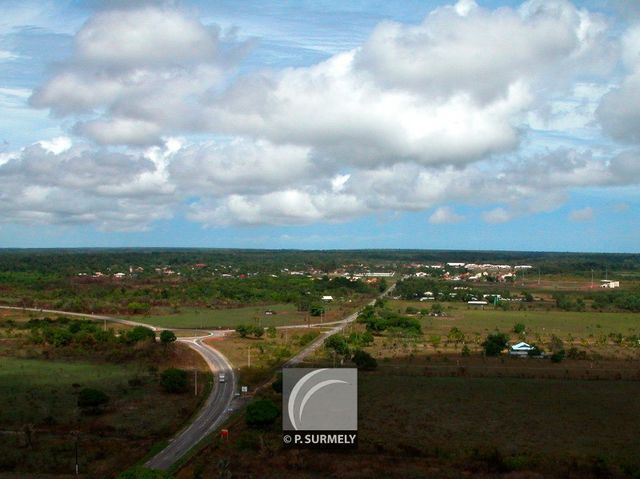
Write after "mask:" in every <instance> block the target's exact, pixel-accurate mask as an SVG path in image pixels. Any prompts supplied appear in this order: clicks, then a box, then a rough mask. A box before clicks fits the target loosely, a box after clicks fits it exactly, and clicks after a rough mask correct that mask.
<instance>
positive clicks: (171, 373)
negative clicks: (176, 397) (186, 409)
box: [160, 368, 187, 394]
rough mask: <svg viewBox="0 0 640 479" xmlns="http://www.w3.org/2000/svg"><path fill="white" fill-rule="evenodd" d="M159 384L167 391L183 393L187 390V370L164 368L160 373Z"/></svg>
mask: <svg viewBox="0 0 640 479" xmlns="http://www.w3.org/2000/svg"><path fill="white" fill-rule="evenodd" d="M160 385H161V386H162V389H164V390H165V391H166V392H168V393H174V394H176V393H183V392H185V391H186V390H187V372H186V371H185V370H184V369H178V368H169V369H165V370H164V371H162V373H161V374H160Z"/></svg>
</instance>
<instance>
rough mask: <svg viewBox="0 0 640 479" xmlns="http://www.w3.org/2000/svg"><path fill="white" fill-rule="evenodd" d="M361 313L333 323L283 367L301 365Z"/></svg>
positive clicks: (386, 292)
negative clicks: (332, 325)
mask: <svg viewBox="0 0 640 479" xmlns="http://www.w3.org/2000/svg"><path fill="white" fill-rule="evenodd" d="M395 287H396V285H395V283H394V284H392V285H391V286H390V287H389V288H387V289H386V290H385V291H384V292H383V293H381V294H380V295H379V296H378V297H377V298H376V299H373V300H371V301H369V303H368V304H369V305H371V306H373V305H374V304H375V302H376V301H377V300H378V299H379V298H382V297H384V296H386V295H388V294H389V293H391V292H392V291H393V290H394V289H395ZM359 313H360V312H359V311H356V312H355V313H353V314H350V315H349V316H347V317H346V318H344V319H343V320H342V321H337V322H333V323H331V324H335V326H334V327H333V328H331V329H330V330H329V331H325V332H324V333H322V334H321V335H320V336H318V337H317V338H316V339H315V340H314V341H312V342H311V343H309V345H308V346H306V347H305V348H303V349H302V350H301V351H300V352H299V353H298V354H296V355H295V356H293V357H292V358H291V359H289V361H287V362H286V363H284V364H283V365H282V366H283V367H285V368H290V367H294V366H295V365H296V364H299V363H301V362H302V361H304V360H305V358H306V357H307V356H309V355H310V354H313V353H314V352H315V351H316V350H318V349H319V348H320V347H321V346H322V345H323V344H324V340H325V339H327V338H328V337H329V336H332V335H334V334H336V333H339V332H340V331H342V330H343V329H344V328H345V327H346V326H347V325H348V324H349V323H352V322H354V321H355V320H356V319H357V318H358V314H359ZM312 326H313V325H312ZM315 326H324V325H321V324H316V325H315Z"/></svg>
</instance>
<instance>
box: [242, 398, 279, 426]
mask: <svg viewBox="0 0 640 479" xmlns="http://www.w3.org/2000/svg"><path fill="white" fill-rule="evenodd" d="M279 414H280V411H279V410H278V406H276V405H275V403H274V402H273V401H271V400H269V399H258V400H256V401H253V402H252V403H250V404H249V405H248V406H247V409H246V410H245V416H244V417H245V421H246V423H247V426H249V427H252V428H255V429H266V428H268V427H269V426H271V425H272V424H273V423H274V422H275V421H276V419H277V418H278V415H279Z"/></svg>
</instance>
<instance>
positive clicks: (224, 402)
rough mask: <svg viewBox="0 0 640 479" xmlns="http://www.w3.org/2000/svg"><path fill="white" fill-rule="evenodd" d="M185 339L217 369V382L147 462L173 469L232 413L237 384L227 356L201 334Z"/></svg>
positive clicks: (215, 374) (215, 380)
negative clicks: (219, 377)
mask: <svg viewBox="0 0 640 479" xmlns="http://www.w3.org/2000/svg"><path fill="white" fill-rule="evenodd" d="M182 342H184V343H187V344H188V345H189V346H191V347H192V348H193V349H195V350H196V351H197V352H199V353H200V354H201V355H202V357H203V358H204V359H205V361H206V362H207V364H208V365H209V369H211V371H213V373H214V385H213V389H212V391H211V394H209V397H208V398H207V399H206V401H205V403H204V405H203V406H202V408H201V409H200V412H199V413H198V415H197V416H196V417H195V418H194V420H193V421H192V422H191V424H189V425H188V426H187V427H186V428H184V429H183V430H182V431H180V432H179V433H178V434H177V435H176V436H175V437H174V438H173V439H171V442H170V443H169V445H168V446H167V447H165V448H164V449H163V450H162V451H160V452H159V453H158V454H156V455H155V456H154V457H153V458H151V459H150V460H149V461H148V462H147V463H146V464H145V466H147V467H150V468H153V469H164V470H166V469H169V468H170V467H171V466H172V465H173V464H175V462H176V461H177V460H178V459H180V458H181V457H182V456H183V455H184V454H186V453H187V451H189V449H191V448H192V447H193V446H195V445H196V444H197V443H198V442H200V440H201V439H203V438H204V437H205V436H207V435H208V434H209V433H211V432H213V431H214V430H215V429H216V428H217V427H218V426H219V425H220V424H222V423H223V422H224V421H225V420H226V419H227V418H228V417H229V415H230V414H231V409H232V408H231V404H232V402H233V395H234V393H235V390H236V386H237V379H236V375H235V372H234V371H233V367H232V366H231V364H230V363H229V361H228V360H227V358H225V357H224V356H223V355H222V354H220V353H219V352H218V351H216V350H215V349H213V348H211V347H210V346H209V345H207V344H205V343H203V341H202V339H201V338H198V339H183V340H182ZM219 373H224V374H225V379H226V381H225V382H224V383H220V382H218V381H217V375H218V374H219Z"/></svg>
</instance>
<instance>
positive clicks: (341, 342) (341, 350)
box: [324, 334, 349, 356]
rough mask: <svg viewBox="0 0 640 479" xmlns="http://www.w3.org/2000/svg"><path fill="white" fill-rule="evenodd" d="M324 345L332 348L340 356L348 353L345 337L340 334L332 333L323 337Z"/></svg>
mask: <svg viewBox="0 0 640 479" xmlns="http://www.w3.org/2000/svg"><path fill="white" fill-rule="evenodd" d="M324 347H325V348H326V349H333V350H334V351H335V352H336V353H337V354H340V355H342V356H348V355H349V345H348V344H347V340H346V339H345V337H344V336H343V335H341V334H334V335H333V336H329V337H328V338H327V339H325V340H324Z"/></svg>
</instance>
